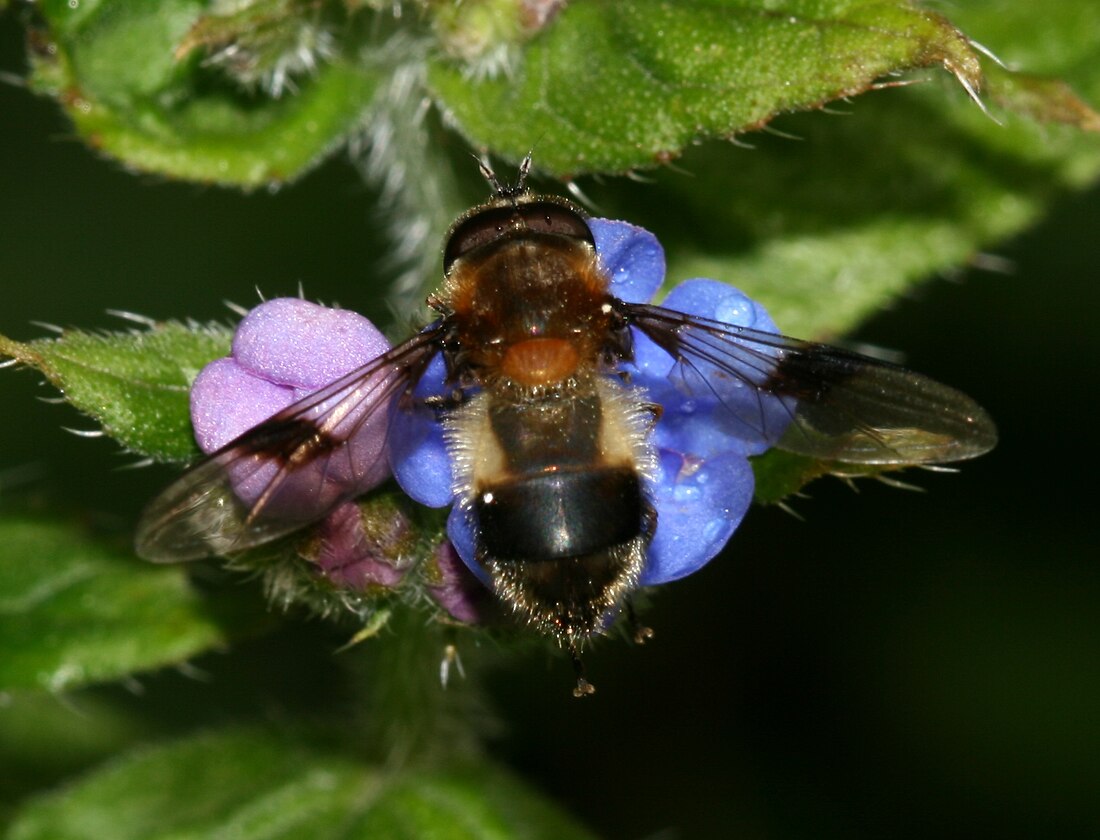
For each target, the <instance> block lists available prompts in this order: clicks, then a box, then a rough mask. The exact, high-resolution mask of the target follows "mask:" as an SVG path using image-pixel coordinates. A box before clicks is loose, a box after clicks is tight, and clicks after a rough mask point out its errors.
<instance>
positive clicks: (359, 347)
mask: <svg viewBox="0 0 1100 840" xmlns="http://www.w3.org/2000/svg"><path fill="white" fill-rule="evenodd" d="M389 347H390V345H389V342H388V341H386V338H385V336H383V335H382V333H381V332H379V331H378V329H377V328H376V327H375V326H374V325H373V324H372V323H371V322H370V321H368V320H367V319H366V318H364V317H363V316H362V315H358V314H356V313H355V312H350V311H348V310H346V309H329V308H327V307H324V306H319V305H317V304H315V303H310V302H308V301H305V300H299V299H298V298H276V299H274V300H269V301H267V302H265V303H262V304H260V305H259V306H257V307H256V308H255V309H253V310H252V311H251V312H249V313H248V315H247V316H245V318H244V320H243V321H241V323H240V324H239V325H238V327H237V331H236V333H235V334H234V336H233V350H232V355H231V356H228V357H226V358H223V359H217V360H216V361H213V362H211V363H210V364H208V365H207V366H206V367H205V368H203V369H202V371H201V372H200V373H199V375H198V377H197V378H196V379H195V382H194V384H193V385H192V386H191V422H192V424H193V425H194V429H195V439H196V440H197V441H198V444H199V448H200V449H202V451H203V452H206V453H211V452H214V451H216V450H218V449H220V448H221V447H222V446H224V445H225V444H227V443H229V442H230V441H231V440H233V439H234V438H236V437H237V436H239V435H241V434H243V433H244V432H246V431H248V430H249V429H251V428H252V427H253V426H255V425H257V424H258V423H260V422H262V421H263V420H266V419H267V418H268V417H270V416H272V415H273V414H276V413H278V412H279V411H282V410H283V409H284V408H286V407H288V406H290V405H291V404H293V403H295V402H297V401H298V400H301V399H303V398H304V397H307V396H309V395H310V394H313V393H315V392H317V391H318V390H320V389H321V388H323V387H324V386H326V385H328V384H329V383H331V382H333V381H334V380H336V379H339V378H340V377H341V376H343V375H344V374H346V373H349V372H350V371H352V370H354V369H356V368H357V367H360V366H361V365H363V364H365V363H366V362H369V361H370V360H371V359H374V358H375V357H377V356H379V355H380V354H382V353H384V352H385V351H386V350H388V349H389ZM334 399H335V397H333V399H330V400H324V401H322V402H321V403H320V404H319V405H318V406H317V407H316V408H313V409H311V410H310V411H308V412H307V413H306V415H305V416H307V417H315V416H318V415H319V414H320V413H321V412H322V411H323V410H324V409H325V408H326V407H327V406H328V404H329V403H331V402H332V401H333V400H334ZM372 405H373V402H372V401H371V400H369V399H365V400H363V401H361V402H360V404H359V405H357V406H356V407H355V409H354V410H353V411H350V412H349V413H348V415H347V416H346V417H344V418H343V419H342V420H341V421H340V423H339V424H338V426H337V428H336V429H335V431H336V432H345V431H346V433H347V434H348V435H349V436H350V437H352V439H353V444H354V446H351V447H348V448H347V451H346V452H345V455H344V457H342V458H339V459H335V458H334V459H331V460H329V459H317V462H316V463H314V464H311V465H308V466H306V467H302V468H300V469H299V470H298V471H297V472H296V473H295V475H294V476H293V482H294V486H293V488H291V491H292V492H290V493H289V494H285V495H281V498H280V500H279V501H280V503H281V504H285V505H287V506H288V507H290V506H293V505H295V504H298V503H301V502H302V499H305V498H308V501H306V502H305V504H308V505H311V506H313V507H320V506H321V505H323V504H324V501H323V499H325V498H329V497H331V498H333V499H335V498H336V496H337V495H338V494H344V495H355V494H357V493H363V492H366V491H367V490H369V489H370V488H371V487H374V486H375V485H377V484H379V483H381V482H382V481H384V480H385V479H386V478H387V477H388V476H389V465H388V463H387V461H386V458H385V457H384V456H383V447H384V446H385V442H386V424H387V421H388V417H387V412H384V411H383V412H377V413H376V414H375V415H374V416H373V417H371V418H370V420H369V421H367V422H365V423H363V424H362V425H361V426H357V421H359V420H360V419H361V418H362V417H363V416H364V415H365V413H366V412H367V411H369V410H370V408H371V407H372ZM278 469H279V464H278V463H276V462H275V460H274V459H272V460H269V461H265V462H263V463H261V464H259V465H258V466H257V465H256V464H255V463H252V462H246V463H241V464H235V465H232V466H231V467H230V478H231V480H232V481H233V487H234V490H235V492H236V493H237V495H238V496H239V497H240V498H241V499H242V500H243V501H245V502H247V503H249V504H251V503H252V502H254V501H255V500H256V499H257V498H258V497H259V495H260V494H261V493H262V492H263V490H264V488H265V487H266V486H267V485H268V483H269V482H270V481H271V479H272V478H273V477H274V476H275V474H276V472H277V470H278ZM318 488H322V489H318ZM345 491H346V492H345ZM295 494H297V495H295ZM274 513H277V511H273V514H274Z"/></svg>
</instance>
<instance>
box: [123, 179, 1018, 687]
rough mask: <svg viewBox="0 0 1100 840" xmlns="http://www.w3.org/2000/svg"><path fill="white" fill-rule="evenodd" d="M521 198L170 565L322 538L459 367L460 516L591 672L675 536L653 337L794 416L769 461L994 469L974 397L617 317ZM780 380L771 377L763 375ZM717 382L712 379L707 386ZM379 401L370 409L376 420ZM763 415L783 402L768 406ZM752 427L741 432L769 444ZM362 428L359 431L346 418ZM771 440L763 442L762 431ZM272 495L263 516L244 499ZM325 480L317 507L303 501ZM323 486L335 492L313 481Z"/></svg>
mask: <svg viewBox="0 0 1100 840" xmlns="http://www.w3.org/2000/svg"><path fill="white" fill-rule="evenodd" d="M528 166H529V160H528V161H525V162H524V165H523V167H522V168H521V170H520V179H519V181H518V182H517V184H516V185H514V186H501V185H500V184H499V183H498V182H497V180H496V178H495V177H494V176H493V175H492V173H491V172H490V171H489V170H488V169H487V167H483V173H484V174H485V175H486V177H487V179H488V180H489V181H490V183H491V184H492V186H493V188H494V194H493V196H492V197H491V199H490V200H489V201H488V202H486V203H485V204H483V205H480V206H478V207H475V208H473V209H471V210H470V211H468V212H467V213H466V214H464V215H463V216H462V217H460V218H459V219H458V220H457V221H456V222H455V223H454V225H453V226H452V228H451V230H450V233H449V234H448V236H447V239H446V242H445V246H444V250H443V272H444V280H443V284H442V287H441V288H440V289H439V290H438V291H437V292H436V293H435V294H433V295H431V296H430V297H429V300H428V303H429V305H430V306H431V307H432V308H433V309H434V310H435V312H436V313H437V315H438V317H437V319H436V320H434V321H433V322H432V323H430V324H428V325H427V326H426V327H424V328H423V329H422V330H421V331H420V332H418V333H417V334H416V335H415V336H413V337H412V338H410V339H408V340H407V341H406V342H404V343H403V344H400V345H398V346H397V347H394V348H393V349H392V350H390V351H388V352H386V353H384V354H383V355H381V356H379V357H378V358H377V359H375V360H373V361H372V362H370V363H368V364H366V365H364V366H363V367H361V368H359V369H357V370H355V371H352V372H351V373H350V374H348V375H346V376H344V377H342V378H340V379H338V380H336V381H335V382H333V383H331V384H330V385H328V386H326V387H325V388H323V389H321V390H320V391H319V392H317V393H315V394H313V395H311V396H309V397H307V398H306V399H304V400H302V401H301V402H298V403H296V404H294V405H292V406H290V407H289V408H287V409H285V410H283V411H281V412H279V413H278V414H276V415H275V416H273V417H271V418H270V419H268V420H266V421H264V422H263V423H261V424H260V425H258V426H256V427H255V428H253V429H252V430H250V431H248V432H246V433H245V434H243V435H242V436H240V437H239V438H237V439H236V440H234V441H233V442H231V443H229V444H228V445H227V446H225V447H224V448H222V449H221V450H220V451H218V452H216V453H214V454H213V455H212V456H211V457H209V458H208V459H206V460H205V461H203V462H201V463H200V464H199V465H197V466H196V467H194V468H193V469H192V470H190V471H189V472H187V473H185V474H184V475H183V476H182V477H181V478H180V479H178V480H177V481H176V482H175V483H174V484H172V485H171V486H170V487H169V488H168V489H167V490H166V491H165V492H164V493H162V494H161V496H159V497H158V498H157V499H156V500H154V501H153V503H152V504H151V505H150V506H149V508H148V509H147V510H146V512H145V514H144V516H143V518H142V521H141V523H140V525H139V528H138V534H137V550H138V553H139V554H140V555H141V556H143V557H145V558H147V559H150V560H153V561H157V562H172V561H177V560H189V559H194V558H197V557H203V556H209V555H213V554H225V553H231V552H238V551H243V550H245V549H248V548H250V547H253V546H255V545H258V544H260V543H263V542H266V541H268V540H271V539H274V538H276V537H279V536H283V535H285V534H288V533H290V532H292V531H294V530H296V529H298V528H301V527H302V526H304V525H307V524H309V523H311V522H315V521H317V520H319V519H321V518H322V517H324V516H325V515H326V513H328V512H329V511H331V510H332V509H333V508H334V507H335V506H336V505H338V504H340V503H342V502H344V501H347V500H348V499H349V498H351V497H354V496H355V495H358V494H360V493H361V492H362V491H361V490H359V489H356V485H355V482H354V481H345V482H343V483H340V484H338V485H336V484H334V483H325V482H324V480H323V477H324V476H325V475H328V474H329V472H330V469H329V468H330V467H331V466H332V465H333V464H334V463H335V462H337V461H340V460H341V459H347V460H346V463H345V469H346V467H347V465H351V464H354V463H355V461H354V460H353V459H352V458H350V456H349V455H348V453H347V451H346V450H347V449H348V448H350V444H349V438H350V436H351V435H352V434H353V432H354V428H358V426H359V425H361V424H362V423H363V422H364V419H365V418H364V417H363V416H362V415H364V414H374V412H378V411H383V412H395V413H399V412H401V411H403V410H406V408H407V406H408V404H409V402H410V399H411V391H412V389H413V388H414V387H415V385H416V384H417V382H418V381H419V380H420V378H421V377H422V376H423V374H424V371H425V369H426V368H427V366H428V363H429V362H430V361H431V360H432V358H433V357H434V356H435V355H436V354H442V356H443V359H444V361H445V362H446V366H447V371H448V381H449V382H450V383H451V384H452V386H453V389H454V390H455V391H456V392H457V393H458V394H460V395H464V396H463V398H462V399H458V400H454V401H452V402H451V403H450V404H449V406H448V407H447V408H446V409H445V414H446V416H445V418H444V422H445V425H446V428H447V432H448V441H449V450H450V455H451V459H452V462H453V471H454V486H455V503H456V504H459V505H462V506H463V508H464V509H465V510H467V511H468V512H469V516H470V517H471V518H472V522H473V523H474V528H475V534H476V547H475V551H476V561H477V565H478V566H479V567H480V568H481V569H483V570H484V571H485V572H486V573H487V575H488V577H489V578H490V579H491V581H492V587H493V589H494V591H495V593H496V595H497V597H498V598H500V599H501V600H502V601H503V602H505V603H506V604H507V605H509V606H510V607H511V609H512V610H513V611H514V613H515V614H516V615H517V616H518V617H519V618H520V619H521V620H522V621H524V622H525V623H527V624H529V625H530V626H532V627H533V628H535V629H536V630H538V631H539V632H541V633H543V634H546V635H548V636H551V637H553V638H554V639H556V640H557V641H558V642H559V644H561V645H562V646H563V647H565V648H566V649H567V650H568V651H569V653H570V654H571V656H572V659H573V662H574V666H575V667H576V669H577V688H576V690H575V693H576V694H578V695H581V694H585V693H590V692H591V691H592V688H591V685H590V684H589V683H588V682H587V681H586V680H585V679H584V677H583V674H582V672H581V668H580V659H579V650H580V648H581V646H582V645H583V643H584V642H585V641H586V640H587V639H588V638H589V637H591V636H593V635H595V634H598V633H601V632H602V631H603V630H605V629H606V627H607V625H608V624H609V623H610V622H611V621H612V620H613V618H614V617H615V616H616V615H617V614H618V613H619V612H620V611H622V610H623V609H624V607H625V609H626V611H627V612H628V613H630V606H629V601H628V597H629V595H630V593H631V592H632V591H633V590H634V589H636V588H637V586H638V582H639V578H640V576H641V574H642V570H643V568H644V566H645V562H646V550H647V546H648V545H649V542H650V540H651V539H652V536H653V534H654V533H655V530H656V529H659V528H660V527H661V523H660V521H658V518H657V516H656V512H655V510H654V507H653V505H652V503H651V500H650V497H649V494H648V491H647V480H648V476H649V475H650V473H651V471H652V469H653V462H654V457H655V456H654V449H653V444H652V442H651V439H650V438H651V430H652V427H653V422H654V416H655V412H656V411H657V410H658V409H656V407H655V406H653V405H652V404H651V403H650V402H649V401H648V400H647V399H646V397H645V394H644V393H643V392H640V391H639V390H638V389H636V388H632V387H630V386H629V385H628V384H627V383H626V382H625V381H624V377H623V376H622V375H621V373H622V365H624V364H626V363H628V362H629V361H630V360H631V358H632V344H633V339H632V336H633V334H634V331H636V332H637V333H641V334H643V335H645V336H648V337H649V338H650V339H652V340H653V341H654V342H655V343H656V344H657V345H658V346H659V347H661V348H663V349H664V350H665V351H667V353H668V354H670V355H671V356H672V357H673V358H674V359H676V360H677V361H678V362H680V363H681V365H682V366H684V367H687V368H692V367H698V366H699V365H704V364H705V365H706V367H707V370H712V371H713V370H717V371H719V373H720V375H723V376H726V377H730V378H733V379H737V380H739V381H741V382H742V383H743V384H744V386H745V387H747V388H749V389H752V390H753V391H755V392H756V393H757V394H759V395H760V396H761V397H777V398H779V399H780V400H781V402H780V403H779V404H780V405H781V406H782V408H783V411H784V412H785V413H786V424H785V431H784V432H783V433H782V435H781V436H780V437H779V438H778V440H774V441H769V443H774V445H776V446H779V447H780V448H783V449H787V450H790V451H793V452H796V453H800V454H804V455H809V456H813V457H816V458H822V459H827V460H831V461H838V462H844V463H849V464H874V465H899V466H900V465H915V464H939V463H945V462H950V461H957V460H962V459H965V458H971V457H974V456H977V455H980V454H982V453H983V452H986V451H988V450H989V449H990V448H992V447H993V445H994V443H995V442H996V431H995V429H994V427H993V424H992V422H991V420H990V419H989V417H988V415H987V414H986V413H985V412H984V411H983V410H982V409H981V408H980V407H979V406H978V405H977V404H976V403H975V402H974V401H973V400H971V399H970V398H969V397H967V396H966V395H964V394H962V393H960V392H959V391H956V390H954V389H952V388H949V387H947V386H945V385H942V384H940V383H938V382H935V381H933V380H931V379H928V378H927V377H925V376H922V375H920V374H917V373H913V372H911V371H908V370H905V369H903V368H900V367H897V366H894V365H891V364H888V363H885V362H881V361H877V360H874V359H871V358H867V357H865V356H861V355H858V354H855V353H851V352H848V351H845V350H842V349H838V348H835V347H830V346H828V345H823V344H816V343H811V342H806V341H800V340H798V339H794V338H787V337H783V336H780V335H775V334H772V333H767V332H759V331H756V330H752V329H748V328H745V327H735V326H730V325H728V324H724V323H721V322H719V321H714V320H710V319H707V318H701V317H696V316H693V315H689V314H685V313H682V312H678V311H675V310H671V309H665V308H662V307H659V306H654V305H650V304H644V303H629V302H625V301H623V300H620V299H618V298H616V297H614V296H613V295H612V294H611V293H610V291H609V280H608V277H606V276H605V275H604V273H603V272H602V271H601V269H600V267H599V264H598V261H597V255H596V250H595V242H594V238H593V233H592V230H591V229H590V227H589V225H588V223H587V221H586V215H585V214H584V213H583V211H581V210H580V209H579V208H578V207H576V206H575V205H573V204H572V203H570V202H569V201H566V200H564V199H561V198H556V197H544V196H538V195H535V194H533V193H532V192H530V191H529V190H528V189H526V187H525V186H524V176H525V175H526V173H527V169H528ZM761 371H764V372H766V376H763V377H762V375H761ZM700 378H701V379H704V380H705V377H700ZM364 401H369V406H368V407H367V408H366V409H363V408H362V406H363V405H364ZM760 405H761V408H760V409H759V410H760V411H761V412H763V411H764V410H765V409H764V408H763V407H762V406H763V402H760ZM745 412H746V409H745V407H744V406H743V405H741V406H739V407H737V408H736V409H733V408H731V409H730V412H729V413H730V415H731V416H730V418H729V422H730V423H736V424H738V425H739V426H743V427H745V428H762V427H764V426H765V425H767V424H766V423H765V422H764V418H762V417H761V418H758V419H757V418H751V417H749V418H746V417H745V416H744V415H745ZM356 414H358V415H360V416H359V417H358V418H357V425H355V426H352V425H348V424H346V423H343V420H342V418H346V417H348V416H352V415H356ZM754 420H755V422H754ZM250 474H254V475H255V476H256V477H257V478H256V480H257V481H261V482H262V484H263V487H262V489H261V491H260V492H258V493H253V494H252V496H251V498H252V501H251V503H249V504H245V503H244V502H242V501H241V500H240V498H238V496H237V494H236V492H235V490H234V487H239V486H240V482H241V481H242V476H244V478H245V479H247V478H248V476H249V475H250ZM302 476H306V477H307V478H308V480H311V481H314V482H315V483H316V486H315V487H314V488H313V490H312V492H310V493H307V494H302V493H299V492H294V493H291V492H290V490H289V488H291V487H292V486H294V485H295V483H296V482H298V481H300V480H302ZM311 476H320V477H321V478H310V477H311Z"/></svg>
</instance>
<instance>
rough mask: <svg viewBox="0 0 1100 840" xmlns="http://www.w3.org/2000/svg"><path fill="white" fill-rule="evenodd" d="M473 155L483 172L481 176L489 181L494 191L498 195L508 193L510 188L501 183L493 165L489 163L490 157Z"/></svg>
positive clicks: (479, 169) (480, 170)
mask: <svg viewBox="0 0 1100 840" xmlns="http://www.w3.org/2000/svg"><path fill="white" fill-rule="evenodd" d="M471 154H472V153H471ZM472 156H473V159H474V160H476V161H477V168H478V171H479V172H480V173H481V177H482V178H484V179H485V180H486V181H488V182H489V186H490V187H492V188H493V192H494V193H496V194H497V195H505V194H507V192H508V190H506V189H505V188H504V187H502V186H501V185H500V181H498V180H497V174H496V173H495V172H494V171H493V167H491V166H490V165H489V161H488V159H487V158H484V157H478V156H477V155H473V154H472Z"/></svg>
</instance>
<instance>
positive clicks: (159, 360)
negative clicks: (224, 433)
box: [0, 322, 231, 461]
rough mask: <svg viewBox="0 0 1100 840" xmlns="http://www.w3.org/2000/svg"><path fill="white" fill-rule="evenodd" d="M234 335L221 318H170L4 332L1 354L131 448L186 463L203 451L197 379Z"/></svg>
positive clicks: (226, 347) (0, 345) (160, 457)
mask: <svg viewBox="0 0 1100 840" xmlns="http://www.w3.org/2000/svg"><path fill="white" fill-rule="evenodd" d="M230 336H231V332H230V331H229V329H228V328H226V327H224V326H222V325H218V324H208V325H198V324H181V323H175V322H169V323H165V324H159V325H156V326H154V327H151V328H149V329H147V330H140V331H133V332H126V333H86V332H80V331H76V330H73V331H68V332H65V333H64V334H63V335H62V336H61V337H60V338H55V339H40V340H37V341H31V342H28V343H26V344H23V343H20V342H16V341H12V340H10V339H7V338H4V337H3V336H0V355H7V356H11V357H12V358H15V359H18V360H19V361H20V362H22V363H23V364H25V365H29V366H31V367H34V368H37V369H38V370H39V371H41V372H42V373H43V374H45V376H46V378H47V379H48V380H49V381H50V382H51V383H52V384H53V385H55V386H56V387H57V388H58V389H60V390H61V391H62V392H63V393H64V394H65V398H66V399H67V400H68V401H69V402H70V403H72V404H73V405H74V406H76V407H77V408H78V409H80V410H81V411H83V412H84V413H86V414H88V415H89V416H91V417H93V418H94V419H95V420H96V421H98V422H99V423H100V424H101V425H102V426H103V429H104V431H105V432H106V433H107V434H109V435H110V436H111V437H113V438H114V439H115V440H117V441H118V442H119V443H121V444H122V445H123V446H125V447H126V448H127V449H130V450H132V451H134V452H137V453H139V454H142V455H147V456H149V457H152V458H156V459H157V460H165V461H186V460H189V459H191V458H193V457H195V456H196V455H198V454H199V450H198V446H197V445H196V444H195V439H194V436H193V435H192V433H191V417H190V412H189V401H188V392H189V389H190V387H191V381H192V380H193V379H194V378H195V376H196V375H198V372H199V370H201V369H202V367H203V365H205V364H206V363H207V362H209V361H211V360H213V359H216V358H218V357H219V356H224V355H226V354H227V353H228V352H229V342H230Z"/></svg>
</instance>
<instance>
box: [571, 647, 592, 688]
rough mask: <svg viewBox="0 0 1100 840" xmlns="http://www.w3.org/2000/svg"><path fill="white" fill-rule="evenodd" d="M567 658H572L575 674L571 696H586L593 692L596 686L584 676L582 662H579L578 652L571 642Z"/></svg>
mask: <svg viewBox="0 0 1100 840" xmlns="http://www.w3.org/2000/svg"><path fill="white" fill-rule="evenodd" d="M569 658H570V659H572V660H573V673H575V674H576V675H577V685H576V687H575V688H574V689H573V696H574V697H587V696H588V695H589V694H595V693H596V686H594V685H592V683H590V682H589V681H588V680H586V679H585V678H584V663H583V662H581V657H580V654H579V653H577V646H576V644H574V643H573V642H570V643H569Z"/></svg>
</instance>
